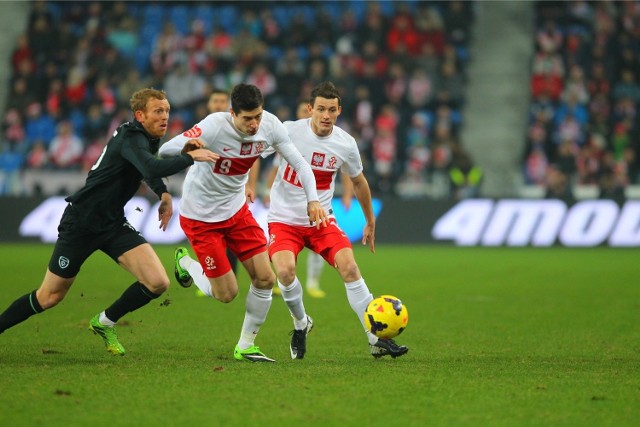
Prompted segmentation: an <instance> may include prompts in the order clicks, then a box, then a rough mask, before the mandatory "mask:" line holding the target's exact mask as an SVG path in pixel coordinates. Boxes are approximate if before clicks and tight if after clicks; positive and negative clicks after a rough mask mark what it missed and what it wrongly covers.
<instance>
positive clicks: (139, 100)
mask: <svg viewBox="0 0 640 427" xmlns="http://www.w3.org/2000/svg"><path fill="white" fill-rule="evenodd" d="M152 98H153V99H159V100H160V101H163V100H165V99H167V94H166V93H165V92H164V91H163V90H158V89H153V88H150V87H149V88H145V89H140V90H138V91H136V92H134V93H133V95H131V99H130V100H129V105H131V111H133V113H134V114H135V113H136V111H145V110H146V109H147V103H148V102H149V99H152Z"/></svg>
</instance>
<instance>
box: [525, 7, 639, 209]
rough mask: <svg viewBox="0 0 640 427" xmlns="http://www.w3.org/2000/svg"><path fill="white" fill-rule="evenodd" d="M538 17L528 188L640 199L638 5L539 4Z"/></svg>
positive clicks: (553, 194)
mask: <svg viewBox="0 0 640 427" xmlns="http://www.w3.org/2000/svg"><path fill="white" fill-rule="evenodd" d="M535 19H536V34H535V40H534V43H535V55H534V57H533V59H532V61H531V75H532V76H531V85H530V88H531V89H530V90H531V103H530V109H529V114H528V119H529V126H528V129H527V132H526V150H525V155H524V162H523V175H524V180H525V182H526V184H527V185H528V186H529V189H527V190H526V191H528V192H532V191H536V190H535V189H537V192H538V194H539V195H541V196H543V197H544V196H547V197H561V198H566V199H569V200H576V199H584V198H607V199H614V200H618V201H622V200H624V199H625V198H634V197H637V194H638V190H637V189H638V185H639V184H640V174H639V172H640V163H639V159H638V154H640V153H639V152H638V137H639V136H640V128H639V126H638V117H637V111H638V107H640V85H639V84H638V81H639V77H640V73H639V71H640V68H639V67H638V65H639V64H638V57H639V56H638V53H639V52H640V31H639V29H640V2H637V1H629V2H586V1H575V2H546V1H540V2H536V4H535ZM531 188H533V189H534V190H531Z"/></svg>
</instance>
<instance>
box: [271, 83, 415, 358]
mask: <svg viewBox="0 0 640 427" xmlns="http://www.w3.org/2000/svg"><path fill="white" fill-rule="evenodd" d="M308 108H309V112H310V113H311V118H309V119H302V120H297V121H295V122H285V123H284V125H285V127H286V128H287V131H288V132H289V136H290V138H291V141H293V143H294V144H295V146H296V147H297V148H298V150H299V151H300V153H301V154H302V156H303V157H304V158H305V160H306V161H307V162H309V164H310V165H311V168H312V169H313V173H314V175H315V177H316V185H317V189H318V196H319V197H320V203H321V204H322V207H323V208H324V209H325V210H326V211H327V212H329V219H328V221H327V226H326V227H324V228H322V229H320V230H319V231H317V230H316V229H315V228H313V227H311V226H309V220H308V218H306V215H305V210H306V203H305V193H304V190H303V188H304V184H302V183H301V180H300V176H299V175H298V173H297V172H296V171H295V170H294V169H293V168H292V165H291V164H290V163H289V162H288V161H287V159H286V158H285V159H281V160H280V164H279V167H278V173H277V176H276V179H275V181H274V184H273V186H272V187H271V195H270V199H271V200H270V205H269V216H268V223H269V237H270V238H269V256H270V257H271V262H272V263H273V266H274V268H275V271H276V275H277V277H278V287H279V288H280V291H281V292H282V298H283V299H284V301H285V303H286V304H287V306H288V308H289V311H290V312H291V316H292V317H293V324H294V330H293V333H292V338H291V345H290V350H291V357H292V358H293V359H302V358H303V357H304V354H305V352H306V340H307V334H308V333H309V331H310V330H311V328H312V326H313V324H312V322H311V318H310V317H309V316H308V315H307V314H306V311H305V308H304V303H303V300H302V285H301V284H300V281H299V279H298V277H297V276H296V259H297V256H298V254H299V253H300V251H301V250H302V249H303V248H304V247H305V246H306V247H308V248H309V249H311V250H312V251H314V252H316V253H318V254H320V255H322V257H323V258H324V259H325V260H326V261H327V262H328V263H329V264H330V265H331V266H333V267H334V268H335V269H336V270H337V271H338V273H339V274H340V277H341V278H342V280H343V281H344V284H345V288H346V292H347V299H348V300H349V304H350V305H351V308H352V309H353V311H354V312H355V313H356V316H357V317H358V319H359V320H360V323H361V324H362V327H363V328H365V326H364V317H363V314H364V312H365V309H366V307H367V305H368V304H369V302H370V301H372V300H373V296H372V295H371V292H369V288H368V287H367V285H366V283H365V281H364V279H363V278H362V275H361V274H360V270H359V268H358V265H357V264H356V261H355V258H354V256H353V249H352V248H351V242H350V241H349V238H348V237H347V236H346V234H345V233H344V232H343V231H342V230H341V229H340V227H338V224H337V223H336V220H335V217H333V216H332V215H331V199H332V197H333V191H334V186H335V177H336V175H337V173H338V171H339V170H341V171H342V172H344V173H346V174H347V175H348V176H349V177H350V178H351V182H352V183H353V191H354V194H355V196H356V198H357V199H358V201H359V202H360V205H361V206H362V210H363V212H364V216H365V219H366V221H367V223H366V225H365V227H364V230H363V237H362V244H364V245H366V244H367V243H368V244H369V248H370V250H371V252H375V246H374V239H375V216H374V214H373V207H372V204H371V190H370V189H369V184H368V182H367V179H366V178H365V176H364V174H363V172H362V161H361V159H360V152H359V150H358V145H357V143H356V141H355V139H353V137H352V136H350V135H349V134H348V133H347V132H345V131H344V130H342V129H341V128H339V127H337V126H335V122H336V120H337V118H338V116H339V115H340V113H341V103H340V94H339V93H338V91H337V89H336V87H335V86H334V85H333V83H331V82H323V83H320V84H319V85H317V86H316V87H314V88H313V90H312V91H311V100H310V104H309V106H308ZM268 154H269V152H267V153H265V155H268ZM365 332H366V334H367V337H368V340H369V345H370V350H371V354H372V355H373V356H374V357H380V356H384V355H390V356H391V357H394V358H395V357H398V356H402V355H403V354H405V353H406V352H407V351H408V350H409V349H408V348H407V347H405V346H400V345H398V344H396V343H395V342H394V341H393V340H390V339H382V338H378V337H376V336H375V335H373V334H372V333H371V332H369V331H366V328H365Z"/></svg>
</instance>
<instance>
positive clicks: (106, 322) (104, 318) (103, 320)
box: [98, 311, 116, 326]
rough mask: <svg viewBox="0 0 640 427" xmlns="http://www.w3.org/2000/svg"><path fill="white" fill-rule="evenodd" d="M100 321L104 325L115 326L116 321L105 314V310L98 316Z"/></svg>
mask: <svg viewBox="0 0 640 427" xmlns="http://www.w3.org/2000/svg"><path fill="white" fill-rule="evenodd" d="M98 322H100V324H102V325H104V326H115V325H116V322H114V321H113V320H111V319H109V318H108V317H107V315H106V314H104V311H103V312H102V313H100V317H99V318H98Z"/></svg>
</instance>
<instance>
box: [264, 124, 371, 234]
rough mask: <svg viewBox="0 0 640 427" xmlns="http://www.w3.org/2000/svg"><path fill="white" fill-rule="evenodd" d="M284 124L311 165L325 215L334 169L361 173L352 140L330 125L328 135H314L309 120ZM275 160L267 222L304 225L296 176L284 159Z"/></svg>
mask: <svg viewBox="0 0 640 427" xmlns="http://www.w3.org/2000/svg"><path fill="white" fill-rule="evenodd" d="M284 126H285V128H286V129H287V131H288V132H289V137H290V138H291V141H292V142H293V144H294V145H295V146H296V148H297V149H298V151H300V153H301V154H302V157H304V159H305V160H306V161H307V162H309V164H310V165H311V169H312V170H313V174H314V175H315V177H316V186H317V190H318V196H319V197H320V203H321V204H322V207H323V208H324V210H325V212H327V214H329V213H330V212H331V199H332V198H333V191H334V189H335V181H336V175H337V173H338V171H339V170H340V171H342V172H344V173H346V174H347V175H349V176H350V177H351V178H355V177H356V176H358V175H360V174H361V173H362V160H361V159H360V151H359V150H358V144H357V143H356V140H355V139H353V137H352V136H351V135H349V134H348V133H347V132H345V131H344V130H342V129H340V128H339V127H337V126H334V127H333V131H332V132H331V134H330V135H329V136H324V137H322V136H318V135H316V134H315V133H313V131H312V130H311V119H301V120H297V121H294V122H285V123H284ZM270 152H271V150H269V151H267V152H266V153H265V154H264V156H266V155H268V154H270ZM279 161H280V163H279V165H278V173H277V175H276V179H275V181H274V182H273V185H272V186H271V194H270V199H271V203H270V205H269V215H268V218H267V221H268V222H281V223H285V224H290V225H300V226H307V227H308V226H310V224H309V216H308V215H307V203H306V200H305V197H304V190H303V189H302V187H301V184H300V180H299V177H298V175H297V174H296V172H295V170H294V169H293V168H292V167H291V165H290V164H289V162H288V161H287V159H283V158H280V160H279ZM329 216H332V215H329Z"/></svg>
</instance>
